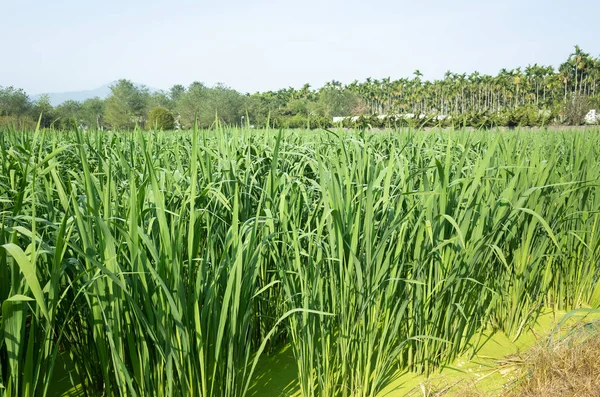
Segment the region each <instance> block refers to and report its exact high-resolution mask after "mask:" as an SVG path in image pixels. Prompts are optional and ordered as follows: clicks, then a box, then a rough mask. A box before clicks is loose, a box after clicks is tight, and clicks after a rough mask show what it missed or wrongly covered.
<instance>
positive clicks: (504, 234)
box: [0, 129, 600, 397]
mask: <svg viewBox="0 0 600 397" xmlns="http://www.w3.org/2000/svg"><path fill="white" fill-rule="evenodd" d="M599 184H600V131H598V130H597V129H596V130H585V131H543V130H540V131H510V132H489V131H488V132H467V131H428V132H419V131H402V132H398V131H385V132H353V131H334V132H327V131H300V130H293V131H274V130H270V131H255V130H245V129H218V130H213V131H194V132H177V133H169V132H164V133H162V132H161V133H148V132H145V133H144V132H134V133H82V132H71V133H57V132H35V133H34V132H28V133H24V132H19V131H10V130H6V131H3V132H0V222H1V223H0V245H1V246H2V248H0V302H2V312H1V317H0V323H1V325H0V327H1V332H2V334H1V336H2V339H0V394H1V393H2V391H4V392H5V393H6V395H8V396H13V395H14V396H17V395H23V396H28V395H53V393H55V391H54V390H53V389H52V387H53V385H54V384H55V383H56V379H57V377H58V375H57V376H53V375H54V374H58V373H60V376H61V377H63V378H64V376H65V374H66V373H68V372H67V371H65V370H64V368H62V367H63V366H67V367H68V368H67V369H68V371H70V373H71V379H69V380H68V383H70V384H73V385H78V387H79V388H80V389H81V390H83V391H84V392H85V393H87V394H88V395H107V396H112V395H124V396H125V395H127V396H135V395H140V396H145V395H157V396H171V395H173V396H241V395H244V394H246V395H253V394H255V393H256V392H257V391H256V384H257V383H256V381H257V380H258V379H261V377H263V378H264V376H266V375H265V373H264V366H263V365H262V361H264V359H265V358H266V356H267V355H271V354H272V353H278V352H281V350H282V349H287V350H285V351H287V352H288V354H289V355H290V357H293V360H292V362H293V365H294V367H295V368H294V370H295V372H294V373H296V374H297V384H298V388H299V391H300V392H301V394H302V395H304V396H365V397H366V396H375V395H377V394H378V393H380V392H381V391H383V390H384V389H385V388H386V387H388V386H389V385H390V384H392V383H393V381H394V380H395V376H396V374H397V373H398V371H401V370H411V371H413V372H416V373H422V374H424V375H427V374H430V373H432V372H433V371H435V370H436V368H439V367H440V366H442V365H446V364H448V363H451V362H453V361H454V360H455V359H456V358H457V357H458V356H462V355H465V354H467V355H468V354H470V353H474V352H475V351H476V350H477V349H478V348H479V347H480V346H481V344H482V343H483V342H484V341H485V339H486V337H487V336H486V335H487V333H488V332H489V330H490V329H491V330H497V331H502V333H503V334H506V335H508V336H509V337H510V338H511V340H512V339H514V338H516V337H518V336H519V335H520V334H521V333H523V332H526V330H527V329H528V327H529V326H531V325H532V324H534V323H535V321H536V319H537V317H538V315H539V314H540V313H542V312H544V311H547V310H549V309H550V310H570V309H573V308H579V307H592V308H597V307H598V306H600V284H599V283H598V277H599V275H600V267H599V264H600V189H599ZM279 354H281V353H279ZM63 381H64V379H63ZM259 384H260V382H259ZM263 384H264V383H263ZM3 388H4V390H2V389H3Z"/></svg>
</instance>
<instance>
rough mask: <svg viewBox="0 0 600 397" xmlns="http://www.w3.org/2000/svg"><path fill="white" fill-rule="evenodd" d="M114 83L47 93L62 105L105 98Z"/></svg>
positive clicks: (153, 90)
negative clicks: (92, 87)
mask: <svg viewBox="0 0 600 397" xmlns="http://www.w3.org/2000/svg"><path fill="white" fill-rule="evenodd" d="M114 83H115V82H112V83H108V84H105V85H103V86H102V87H98V88H95V89H93V90H84V91H70V92H51V93H47V95H48V96H49V97H50V103H51V104H52V106H56V105H60V104H61V103H63V102H66V101H69V100H72V101H78V102H83V101H85V100H86V99H91V98H95V97H99V98H102V99H104V98H106V97H108V96H109V95H110V86H111V85H113V84H114ZM135 85H136V86H138V87H139V86H141V84H137V83H136V84H135ZM148 89H149V90H150V92H155V91H158V90H157V89H154V88H150V87H148ZM42 95H44V94H37V95H32V96H31V100H32V101H37V100H38V99H39V98H40V97H41V96H42Z"/></svg>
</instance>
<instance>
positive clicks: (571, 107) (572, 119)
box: [564, 95, 592, 125]
mask: <svg viewBox="0 0 600 397" xmlns="http://www.w3.org/2000/svg"><path fill="white" fill-rule="evenodd" d="M591 108H592V103H591V102H590V100H589V98H588V97H586V96H582V95H576V96H575V97H573V100H572V101H567V103H566V105H565V110H564V122H565V124H568V125H581V124H583V118H584V117H585V115H586V114H587V112H589V111H590V109H591Z"/></svg>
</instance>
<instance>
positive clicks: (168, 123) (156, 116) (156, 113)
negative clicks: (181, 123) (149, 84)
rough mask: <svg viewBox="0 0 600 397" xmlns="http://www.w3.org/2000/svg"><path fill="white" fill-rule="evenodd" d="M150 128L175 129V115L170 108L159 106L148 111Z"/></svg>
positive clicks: (160, 129)
mask: <svg viewBox="0 0 600 397" xmlns="http://www.w3.org/2000/svg"><path fill="white" fill-rule="evenodd" d="M148 128H150V129H156V130H159V131H169V130H174V129H175V117H173V113H171V112H170V111H169V110H168V109H165V108H163V107H160V106H157V107H155V108H153V109H152V110H150V113H148Z"/></svg>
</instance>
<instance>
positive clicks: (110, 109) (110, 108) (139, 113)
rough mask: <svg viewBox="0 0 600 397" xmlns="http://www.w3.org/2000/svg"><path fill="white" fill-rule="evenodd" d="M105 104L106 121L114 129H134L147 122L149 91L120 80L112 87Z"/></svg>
mask: <svg viewBox="0 0 600 397" xmlns="http://www.w3.org/2000/svg"><path fill="white" fill-rule="evenodd" d="M110 90H111V95H110V96H109V97H108V98H107V99H106V103H105V119H106V122H107V123H108V125H110V126H111V127H112V128H113V129H116V130H118V129H132V128H133V127H134V126H135V125H136V124H137V125H143V124H144V122H145V114H146V108H147V106H148V101H149V97H150V95H149V92H148V89H147V88H146V87H144V86H142V87H136V86H135V85H134V84H133V83H132V82H131V81H129V80H123V79H122V80H119V81H117V82H116V83H115V84H114V85H112V86H111V87H110Z"/></svg>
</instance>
